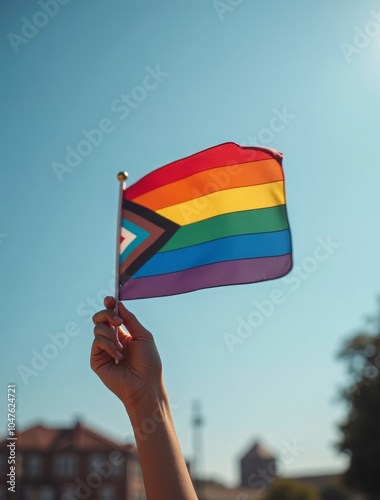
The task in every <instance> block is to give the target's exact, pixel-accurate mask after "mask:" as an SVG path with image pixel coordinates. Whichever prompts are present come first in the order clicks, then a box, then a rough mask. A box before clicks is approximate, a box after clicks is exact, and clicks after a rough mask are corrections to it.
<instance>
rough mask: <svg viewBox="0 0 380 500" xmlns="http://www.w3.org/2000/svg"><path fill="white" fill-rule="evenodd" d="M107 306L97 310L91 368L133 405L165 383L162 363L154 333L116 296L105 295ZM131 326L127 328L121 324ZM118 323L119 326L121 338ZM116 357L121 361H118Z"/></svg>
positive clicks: (126, 403)
mask: <svg viewBox="0 0 380 500" xmlns="http://www.w3.org/2000/svg"><path fill="white" fill-rule="evenodd" d="M104 305H105V307H106V309H104V310H102V311H99V312H98V313H96V314H94V316H93V318H92V319H93V322H94V324H95V327H94V335H95V340H94V342H93V344H92V349H91V363H90V364H91V368H92V369H93V370H94V372H95V373H96V374H97V375H98V376H99V378H100V379H101V380H102V382H103V383H104V384H105V385H106V386H107V387H108V389H110V390H111V391H112V392H113V393H114V394H116V396H117V397H118V398H120V399H121V401H122V402H123V403H124V405H125V406H126V408H127V410H128V407H129V406H133V405H134V404H135V403H136V402H137V401H138V400H139V399H140V398H141V397H142V396H143V395H144V394H145V393H146V392H149V391H155V390H156V389H157V388H158V387H160V386H161V385H162V365H161V359H160V355H159V354H158V351H157V347H156V344H155V342H154V339H153V335H152V334H151V333H150V332H149V331H148V330H146V328H144V327H143V326H142V325H141V323H140V322H139V321H138V320H137V318H136V317H135V316H134V315H133V314H132V313H131V312H129V311H128V310H127V309H126V308H125V306H124V305H123V304H122V303H121V302H119V304H118V312H119V316H120V317H118V316H117V315H116V313H115V299H114V298H113V297H106V298H105V299H104ZM122 324H123V325H124V326H125V327H126V328H127V330H128V331H127V332H126V331H125V330H124V329H123V328H121V325H122ZM114 327H118V338H119V342H118V340H117V338H116V332H115V329H114ZM115 359H117V360H119V361H120V363H119V364H115Z"/></svg>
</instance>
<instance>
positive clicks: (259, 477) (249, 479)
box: [240, 442, 277, 490]
mask: <svg viewBox="0 0 380 500" xmlns="http://www.w3.org/2000/svg"><path fill="white" fill-rule="evenodd" d="M276 476H277V473H276V457H275V456H274V455H272V453H270V452H269V451H268V450H266V449H265V448H264V446H262V445H261V444H260V443H258V442H256V443H255V444H254V445H253V446H252V447H251V448H250V449H249V450H248V451H247V453H245V455H244V456H243V457H242V458H241V459H240V483H241V486H243V487H248V488H254V489H257V490H259V489H262V485H263V484H264V485H265V484H267V483H268V482H269V481H273V480H274V479H275V478H276ZM268 477H269V478H270V480H269V479H268Z"/></svg>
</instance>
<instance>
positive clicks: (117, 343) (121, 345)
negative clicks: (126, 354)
mask: <svg viewBox="0 0 380 500" xmlns="http://www.w3.org/2000/svg"><path fill="white" fill-rule="evenodd" d="M116 345H117V347H118V348H119V349H120V350H121V351H122V350H123V349H124V347H123V344H122V343H121V342H119V341H117V342H116Z"/></svg>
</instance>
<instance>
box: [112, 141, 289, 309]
mask: <svg viewBox="0 0 380 500" xmlns="http://www.w3.org/2000/svg"><path fill="white" fill-rule="evenodd" d="M120 224H121V239H120V262H119V285H120V293H119V296H120V300H127V299H140V298H148V297H161V296H166V295H175V294H180V293H185V292H190V291H194V290H199V289H202V288H211V287H216V286H223V285H236V284H243V283H254V282H258V281H265V280H271V279H275V278H280V277H282V276H284V275H286V274H287V273H288V272H289V271H290V270H291V268H292V245H291V236H290V229H289V223H288V217H287V212H286V201H285V189H284V174H283V169H282V154H281V153H280V152H278V151H276V150H273V149H269V148H264V147H242V146H238V145H237V144H235V143H231V142H230V143H225V144H221V145H219V146H215V147H212V148H209V149H206V150H204V151H201V152H200V153H196V154H194V155H192V156H189V157H187V158H183V159H181V160H178V161H175V162H173V163H170V164H168V165H166V166H164V167H161V168H159V169H157V170H154V171H153V172H151V173H149V174H147V175H146V176H145V177H143V178H142V179H140V180H139V181H138V182H136V183H135V184H133V185H131V186H129V187H127V188H126V189H125V190H124V192H123V199H122V211H121V221H120Z"/></svg>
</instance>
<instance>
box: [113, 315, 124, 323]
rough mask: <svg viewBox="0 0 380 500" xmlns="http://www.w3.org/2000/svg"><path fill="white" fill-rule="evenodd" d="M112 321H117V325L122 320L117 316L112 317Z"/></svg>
mask: <svg viewBox="0 0 380 500" xmlns="http://www.w3.org/2000/svg"><path fill="white" fill-rule="evenodd" d="M113 319H114V320H115V321H117V322H118V323H122V322H123V320H122V319H121V318H120V317H119V316H114V317H113Z"/></svg>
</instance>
